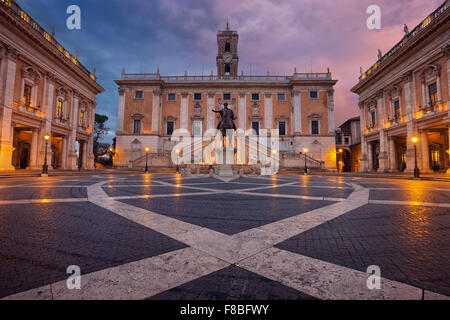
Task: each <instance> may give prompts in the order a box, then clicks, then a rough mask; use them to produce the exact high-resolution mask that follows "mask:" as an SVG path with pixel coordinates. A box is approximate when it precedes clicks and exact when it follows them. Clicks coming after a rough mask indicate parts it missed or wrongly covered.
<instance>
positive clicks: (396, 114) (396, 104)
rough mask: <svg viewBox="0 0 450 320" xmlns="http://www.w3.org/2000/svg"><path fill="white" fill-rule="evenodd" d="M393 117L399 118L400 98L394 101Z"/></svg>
mask: <svg viewBox="0 0 450 320" xmlns="http://www.w3.org/2000/svg"><path fill="white" fill-rule="evenodd" d="M394 119H400V100H395V101H394Z"/></svg>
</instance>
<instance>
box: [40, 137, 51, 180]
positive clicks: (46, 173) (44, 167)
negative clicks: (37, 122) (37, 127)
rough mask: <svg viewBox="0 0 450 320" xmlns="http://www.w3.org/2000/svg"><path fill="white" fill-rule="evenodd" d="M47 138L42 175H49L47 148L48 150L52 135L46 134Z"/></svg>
mask: <svg viewBox="0 0 450 320" xmlns="http://www.w3.org/2000/svg"><path fill="white" fill-rule="evenodd" d="M44 139H45V154H44V165H43V166H42V176H44V177H46V176H48V164H47V150H48V140H50V136H49V135H48V134H46V135H45V136H44Z"/></svg>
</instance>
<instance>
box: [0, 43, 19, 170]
mask: <svg viewBox="0 0 450 320" xmlns="http://www.w3.org/2000/svg"><path fill="white" fill-rule="evenodd" d="M18 56H19V52H18V51H17V50H16V49H14V48H13V47H10V46H7V47H6V48H5V61H4V62H3V63H2V64H5V67H4V68H5V69H4V74H5V76H4V77H5V78H4V81H5V82H4V84H3V83H0V85H3V86H4V101H3V108H2V109H3V112H2V117H1V123H0V130H1V131H0V170H14V167H13V166H12V164H11V163H12V153H13V151H14V147H13V138H14V137H13V134H11V127H12V124H11V118H12V107H13V98H14V87H15V79H16V61H17V58H18ZM2 69H3V68H2ZM2 71H3V70H2Z"/></svg>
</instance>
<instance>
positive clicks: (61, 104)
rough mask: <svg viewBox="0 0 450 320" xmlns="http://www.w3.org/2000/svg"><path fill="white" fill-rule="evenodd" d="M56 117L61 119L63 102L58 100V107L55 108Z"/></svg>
mask: <svg viewBox="0 0 450 320" xmlns="http://www.w3.org/2000/svg"><path fill="white" fill-rule="evenodd" d="M56 117H57V118H58V119H61V118H62V117H63V102H62V101H61V100H58V105H57V106H56Z"/></svg>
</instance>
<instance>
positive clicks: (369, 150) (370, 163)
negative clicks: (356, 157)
mask: <svg viewBox="0 0 450 320" xmlns="http://www.w3.org/2000/svg"><path fill="white" fill-rule="evenodd" d="M372 144H373V143H372V142H368V143H367V171H369V172H373V171H374V170H375V169H374V167H373V158H374V154H373V147H372Z"/></svg>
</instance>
